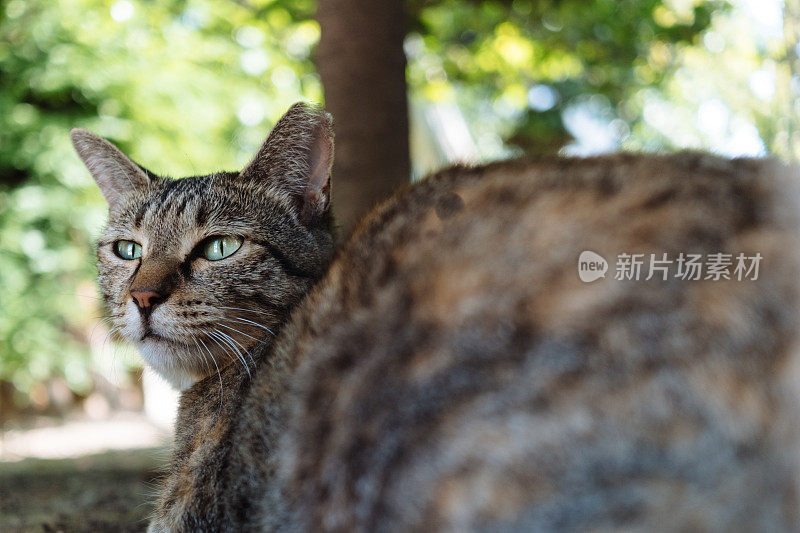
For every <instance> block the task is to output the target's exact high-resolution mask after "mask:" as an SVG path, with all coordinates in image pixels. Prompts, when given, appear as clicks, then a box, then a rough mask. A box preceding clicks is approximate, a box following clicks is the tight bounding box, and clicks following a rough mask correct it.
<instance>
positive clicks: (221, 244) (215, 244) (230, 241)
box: [203, 235, 242, 261]
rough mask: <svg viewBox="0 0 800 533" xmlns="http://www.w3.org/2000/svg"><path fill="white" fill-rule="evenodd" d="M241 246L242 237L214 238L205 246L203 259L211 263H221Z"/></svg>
mask: <svg viewBox="0 0 800 533" xmlns="http://www.w3.org/2000/svg"><path fill="white" fill-rule="evenodd" d="M241 245H242V238H241V237H234V236H233V235H226V236H224V237H212V238H211V239H209V240H208V241H206V242H205V244H203V257H205V258H206V259H208V260H209V261H219V260H220V259H225V258H226V257H228V256H229V255H231V254H232V253H233V252H235V251H236V250H238V249H239V247H240V246H241Z"/></svg>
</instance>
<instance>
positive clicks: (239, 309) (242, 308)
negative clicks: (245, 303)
mask: <svg viewBox="0 0 800 533" xmlns="http://www.w3.org/2000/svg"><path fill="white" fill-rule="evenodd" d="M219 308H220V309H235V310H237V311H250V312H251V313H258V314H259V315H266V316H272V313H265V312H264V311H256V310H255V309H246V308H244V307H225V306H224V305H221V306H219Z"/></svg>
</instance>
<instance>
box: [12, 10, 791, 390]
mask: <svg viewBox="0 0 800 533" xmlns="http://www.w3.org/2000/svg"><path fill="white" fill-rule="evenodd" d="M767 4H768V5H769V6H772V8H776V6H778V7H777V9H780V7H779V3H778V2H776V1H775V0H769V1H768V2H766V3H765V4H764V6H767ZM406 5H407V8H408V14H409V20H408V26H409V34H408V38H407V41H406V53H407V56H408V59H409V63H408V70H407V78H408V82H409V87H410V94H411V98H412V100H413V101H424V102H437V101H449V102H452V103H455V104H458V107H459V108H460V110H461V112H462V113H464V115H465V117H466V120H467V123H468V125H469V128H470V131H471V133H472V134H473V137H474V138H475V140H476V141H477V144H478V148H479V149H480V150H481V152H482V154H483V155H484V156H497V155H498V154H501V153H504V152H505V151H507V150H508V148H509V147H521V148H524V149H526V150H528V151H530V152H555V151H558V150H560V149H562V148H563V147H564V146H565V145H568V144H569V143H570V142H571V134H574V133H575V131H576V126H575V125H574V124H573V125H572V126H570V123H571V121H572V122H574V118H575V117H576V116H578V117H579V118H580V117H583V118H582V120H583V121H584V122H583V123H584V124H586V123H587V122H586V121H587V120H590V125H591V124H594V125H595V126H596V127H597V128H599V129H600V130H601V131H602V134H603V135H604V136H606V137H607V138H608V139H610V140H611V142H610V144H609V146H608V147H609V148H613V147H618V146H621V147H624V148H634V149H642V148H644V149H657V148H662V147H668V148H669V147H686V146H692V147H701V148H703V147H704V148H711V149H721V150H728V151H729V152H735V151H736V149H737V146H741V143H739V144H738V145H737V142H739V141H741V139H740V136H741V135H742V134H744V135H745V136H747V135H749V136H750V137H748V139H750V141H751V142H750V144H749V145H748V146H751V147H752V144H753V143H752V140H753V138H754V139H755V142H756V144H757V143H759V142H762V143H763V145H764V146H765V147H766V148H767V149H768V150H770V151H773V152H775V153H778V154H781V155H784V156H791V155H792V154H794V155H795V156H796V155H797V154H798V153H800V137H798V135H800V134H798V131H797V130H798V124H800V121H798V114H800V112H799V110H798V104H796V103H794V104H791V103H790V102H800V99H798V98H797V96H798V92H800V75H798V71H800V67H799V66H798V65H800V60H798V58H797V53H798V51H800V48H798V47H795V44H796V36H797V34H798V28H797V24H796V23H792V24H790V21H791V20H794V19H791V18H790V17H787V19H786V20H787V22H786V32H787V35H790V34H791V35H794V36H795V37H792V38H785V37H784V36H783V35H782V34H781V32H780V28H778V32H777V33H776V32H775V31H774V30H775V29H774V28H772V30H771V33H770V32H767V31H766V30H763V28H760V27H759V26H758V19H759V18H760V17H759V16H756V15H759V13H755V14H754V13H753V12H752V9H754V8H753V6H758V5H759V3H758V2H752V1H751V2H743V1H739V0H734V1H732V2H731V3H728V2H723V1H722V0H599V1H597V2H582V1H578V0H536V1H534V0H513V1H512V0H490V1H477V0H408V1H407V2H406ZM743 6H744V7H743ZM747 6H749V8H748V7H747ZM786 6H787V7H786V9H789V6H792V9H794V10H795V11H793V12H794V13H796V12H797V10H798V8H797V2H796V0H791V1H790V2H787V3H786ZM314 8H315V3H314V2H313V1H312V0H299V1H298V0H295V1H291V0H169V1H163V2H144V1H137V0H130V1H129V0H115V1H105V0H63V1H59V2H51V1H45V0H11V1H6V2H0V379H4V380H11V381H13V383H14V384H15V386H16V387H17V388H18V389H19V390H21V391H27V390H29V389H30V387H31V386H32V384H33V383H35V382H36V381H40V380H44V379H46V378H48V377H49V376H52V375H63V376H64V377H66V379H67V381H68V383H69V384H70V386H71V387H73V389H74V390H76V391H82V390H86V388H87V387H89V386H90V385H91V372H92V371H95V370H97V368H96V365H97V363H96V361H97V359H98V358H97V357H94V358H92V357H90V355H89V354H90V348H89V344H91V350H92V351H95V352H97V351H98V350H99V349H101V348H102V345H103V344H104V342H105V333H102V332H101V333H100V334H99V335H98V334H97V333H96V330H98V329H99V330H102V329H103V327H102V326H97V322H96V319H95V317H98V316H100V314H101V312H102V311H101V309H100V306H99V305H98V300H97V297H96V294H95V289H94V281H93V278H94V266H93V262H94V261H93V257H92V256H93V253H92V244H91V243H92V241H93V239H94V238H95V237H96V236H97V235H98V234H99V231H100V228H101V225H102V223H103V220H104V218H105V205H104V204H103V201H102V198H101V196H100V194H99V192H98V191H97V190H96V188H95V186H94V184H93V182H92V181H91V178H90V177H89V175H88V173H87V172H86V171H85V169H84V168H83V167H82V166H81V164H80V162H79V160H78V158H77V156H75V155H74V154H73V152H72V149H71V147H70V145H69V141H68V136H67V133H68V130H69V129H70V128H72V127H75V126H80V127H85V128H88V129H90V130H92V131H95V132H97V133H99V134H100V135H103V136H105V137H107V138H109V139H110V140H112V141H113V142H114V143H116V144H117V145H118V146H120V148H122V149H123V150H124V151H125V152H126V153H128V154H130V155H131V156H132V157H133V158H134V159H136V160H137V161H139V162H140V163H142V164H144V165H145V166H147V167H150V168H152V169H153V170H154V171H156V172H158V173H162V174H166V175H176V176H177V175H188V174H196V173H206V172H209V171H212V170H215V169H225V168H228V169H229V168H238V167H241V166H242V165H243V164H244V163H245V162H246V161H247V159H248V158H249V157H250V156H251V154H252V153H253V152H254V151H255V149H256V148H257V146H258V144H259V143H260V142H261V140H262V138H263V136H264V134H265V132H266V130H267V128H268V126H269V125H270V124H271V123H273V122H274V121H275V120H276V119H277V118H278V116H279V115H280V114H281V113H282V112H283V111H284V110H285V109H286V107H288V105H289V104H291V103H292V102H294V101H296V100H298V99H302V98H305V99H310V100H315V101H321V99H322V87H321V84H320V81H319V78H318V77H317V75H316V74H315V71H314V67H313V65H312V63H311V60H310V56H311V55H312V54H313V49H314V46H315V44H316V42H317V41H318V39H319V27H318V25H317V24H316V23H315V22H314V21H313V20H312V16H313V12H314ZM748 9H750V11H748ZM756 9H762V10H765V11H767V8H766V7H757V8H756ZM790 30H791V31H790ZM587 117H589V118H588V119H587ZM709 117H711V118H712V119H714V120H710V119H709ZM591 121H594V122H591ZM748 128H749V129H748ZM577 129H579V128H577ZM742 132H744V133H742Z"/></svg>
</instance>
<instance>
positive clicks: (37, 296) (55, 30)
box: [0, 0, 322, 391]
mask: <svg viewBox="0 0 800 533" xmlns="http://www.w3.org/2000/svg"><path fill="white" fill-rule="evenodd" d="M302 4H303V2H252V1H251V2H248V3H247V5H241V4H237V3H235V2H214V1H210V0H209V1H192V2H182V1H181V2H178V1H175V2H146V3H145V2H141V3H140V2H128V1H126V0H120V1H116V2H104V1H97V0H65V1H60V2H49V1H44V0H40V1H31V0H28V1H24V2H23V1H20V0H12V1H11V2H4V3H2V4H0V308H1V309H2V311H1V312H0V378H2V379H6V380H10V381H12V382H13V383H14V385H15V387H16V388H17V389H19V390H21V391H28V390H30V388H31V386H32V385H33V384H34V383H35V382H37V381H39V380H43V379H46V378H48V377H50V376H52V375H61V376H64V377H65V378H66V379H67V382H68V383H69V385H70V387H72V388H73V389H74V390H77V391H86V389H87V387H89V385H90V382H89V370H90V369H91V363H90V359H89V349H88V346H87V343H88V342H89V341H90V339H91V337H92V336H93V335H94V336H95V337H96V338H95V339H94V342H95V344H97V343H98V342H99V344H100V345H102V344H104V343H105V342H107V340H108V339H107V338H105V337H106V336H105V334H100V335H99V336H97V334H96V332H95V331H94V330H95V329H97V325H96V322H97V317H99V316H100V314H101V313H102V310H101V309H100V306H99V305H98V303H99V301H98V299H97V297H96V291H95V289H94V281H93V278H94V276H95V268H94V258H93V252H92V244H91V243H92V241H93V240H94V239H95V238H96V237H97V235H99V233H100V229H101V227H102V224H103V221H104V218H105V209H106V208H105V205H104V203H103V201H102V198H101V196H100V194H99V193H98V191H97V190H96V187H95V186H94V183H93V182H92V180H91V177H90V176H89V175H88V173H87V172H86V170H85V169H84V168H83V167H82V165H81V164H80V162H79V160H78V158H77V156H75V155H74V153H73V151H72V147H71V146H70V144H69V139H68V131H69V129H70V128H72V127H76V126H80V127H85V128H88V129H90V130H92V131H95V132H97V133H99V134H100V135H103V136H104V137H107V138H108V139H110V140H111V141H112V142H114V143H115V144H117V145H118V146H119V147H120V148H122V149H123V150H124V151H126V153H128V154H130V155H131V156H132V157H133V158H134V159H136V160H138V161H141V162H142V163H143V164H145V165H146V166H149V167H152V168H153V169H154V170H157V171H158V172H159V173H163V174H166V175H174V176H180V175H191V174H197V173H206V172H209V171H214V170H220V169H226V168H236V167H241V166H242V165H243V163H245V162H246V161H247V160H248V158H249V157H251V155H252V153H253V152H254V151H255V150H256V148H257V147H258V145H259V144H260V142H261V141H262V140H263V137H264V135H265V133H266V131H267V129H268V127H269V125H270V124H271V123H273V122H274V121H275V120H276V119H277V118H278V117H279V116H280V114H281V113H282V112H283V111H284V110H285V109H286V108H287V107H288V106H289V105H290V104H291V103H293V102H295V101H296V100H298V99H302V98H305V99H311V100H316V101H319V100H321V96H322V90H321V86H320V82H319V79H318V78H317V76H316V74H315V73H314V69H313V66H312V64H311V61H310V60H309V55H310V53H311V50H312V49H313V47H314V46H315V44H316V42H317V40H318V39H319V28H318V26H317V25H316V23H315V22H314V21H312V20H308V19H307V18H306V19H303V20H299V21H295V19H294V16H293V14H292V13H293V12H295V11H296V10H297V9H298V6H300V7H302ZM305 4H306V6H305V8H306V9H310V6H309V5H308V3H307V2H306V3H305ZM254 11H257V13H258V16H254ZM100 329H102V327H101V328H100ZM101 347H102V346H101Z"/></svg>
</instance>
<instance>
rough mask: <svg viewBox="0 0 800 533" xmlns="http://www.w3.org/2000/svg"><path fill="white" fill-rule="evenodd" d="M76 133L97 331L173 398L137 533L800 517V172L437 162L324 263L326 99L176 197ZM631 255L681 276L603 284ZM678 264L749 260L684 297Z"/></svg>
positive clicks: (768, 521) (769, 526)
mask: <svg viewBox="0 0 800 533" xmlns="http://www.w3.org/2000/svg"><path fill="white" fill-rule="evenodd" d="M72 139H73V143H74V145H75V148H76V149H77V151H78V153H79V154H80V156H81V158H82V159H83V161H84V162H85V163H86V165H87V167H88V168H89V170H90V171H91V173H92V175H93V176H94V178H95V180H96V181H97V183H98V185H99V186H100V189H101V190H102V192H103V194H104V195H105V197H106V199H107V200H108V203H109V213H110V214H109V224H108V227H107V229H106V230H105V233H104V235H103V237H102V238H101V239H100V241H99V243H98V265H99V267H98V268H99V278H100V286H101V288H102V293H103V296H104V299H105V301H106V304H107V306H108V309H109V312H110V316H111V318H112V320H113V322H114V325H115V328H116V329H117V330H118V331H119V332H120V334H121V335H122V336H124V337H126V338H128V339H130V340H131V341H132V342H133V343H134V344H136V345H137V346H138V347H139V348H140V350H141V352H142V354H143V356H144V358H145V360H146V361H147V362H148V364H150V365H151V366H152V367H153V368H154V369H156V370H157V371H158V372H159V373H161V375H163V376H164V377H165V378H166V379H168V380H169V381H170V382H171V383H172V384H173V385H175V386H176V387H178V388H180V389H182V391H183V392H182V395H181V402H180V409H179V415H178V420H177V427H176V436H175V447H174V451H173V456H172V460H171V465H170V468H169V473H168V475H167V476H166V478H165V479H164V480H163V483H162V485H161V488H160V496H159V499H158V502H157V505H156V509H155V512H154V515H153V519H152V521H151V524H150V530H151V531H232V530H254V529H256V530H287V531H289V530H290V531H323V530H324V531H410V530H411V531H478V530H485V531H570V530H593V531H608V530H618V529H625V530H631V531H655V530H676V531H677V530H698V531H732V530H741V531H745V530H747V531H796V530H797V529H798V527H800V516H798V487H797V481H798V479H800V478H799V477H798V464H797V460H798V452H799V451H800V447H798V443H799V438H800V422H799V421H798V415H799V414H800V413H798V409H797V408H798V405H800V404H799V403H798V400H800V397H798V383H800V382H799V381H798V378H799V377H800V375H798V371H799V370H800V365H798V358H797V357H796V356H795V352H794V349H795V336H796V335H795V331H796V329H797V321H798V287H797V280H798V274H799V273H800V271H799V270H798V266H799V265H798V257H797V255H798V250H800V248H799V247H798V242H797V235H798V228H800V225H798V220H797V213H798V198H800V197H799V196H798V183H797V179H798V173H797V170H796V169H792V168H789V167H786V166H783V165H781V164H779V163H777V162H773V161H769V160H751V159H738V160H727V159H722V158H719V157H715V156H710V155H704V154H696V153H683V154H675V155H663V156H661V155H659V156H656V155H632V154H620V155H609V156H602V157H595V158H588V159H558V158H554V159H546V160H540V161H535V162H524V161H511V162H501V163H494V164H490V165H487V166H482V167H475V168H465V167H456V168H452V169H448V170H445V171H442V172H440V173H438V174H436V175H434V176H431V177H429V178H427V179H425V180H423V181H422V182H421V183H418V184H416V185H413V186H409V187H408V188H406V189H404V190H402V191H399V192H398V193H397V194H396V195H395V196H394V197H393V198H391V199H390V200H388V201H387V202H385V203H383V204H382V205H380V206H378V207H377V208H376V209H375V210H374V211H373V212H372V213H371V214H370V215H368V216H367V217H366V218H365V219H364V220H363V221H362V222H361V224H360V225H359V226H358V227H357V229H356V230H355V232H354V234H353V235H352V236H351V237H350V238H349V239H348V240H347V241H346V243H345V244H344V245H343V246H342V248H341V249H340V250H339V251H338V252H337V253H336V255H335V258H334V244H333V243H334V236H333V225H332V218H331V213H330V205H329V199H330V193H329V191H330V168H331V161H332V157H333V142H332V133H331V119H330V117H329V116H328V115H327V114H325V113H324V112H322V111H320V110H318V109H316V108H313V107H310V106H307V105H304V104H296V105H295V106H293V107H292V108H291V109H289V111H288V112H287V113H286V115H285V116H284V117H283V118H282V119H281V120H280V121H279V122H278V123H277V125H276V126H275V128H274V129H273V131H272V132H271V134H270V135H269V137H268V138H267V140H266V141H265V143H264V145H263V146H262V147H261V149H260V150H259V152H258V153H257V155H256V156H255V158H254V159H253V161H252V162H251V163H250V164H249V165H248V166H247V167H246V168H245V169H244V170H243V171H241V172H238V173H237V172H220V173H216V174H211V175H207V176H202V177H191V178H184V179H181V180H171V179H166V178H162V177H158V176H156V175H155V174H153V173H152V172H150V171H148V170H146V169H144V168H142V167H141V166H139V165H137V164H136V163H134V162H132V161H131V160H129V159H128V158H127V157H125V156H124V155H123V154H122V153H121V152H119V151H118V150H117V149H116V148H115V147H113V146H112V145H111V144H109V143H108V142H106V141H104V140H102V139H100V138H98V137H96V136H94V135H93V134H91V133H88V132H86V131H83V130H73V132H72ZM584 251H593V252H594V253H595V254H598V255H599V256H601V257H602V258H606V259H608V260H609V262H610V263H611V265H610V266H609V267H608V269H609V270H608V272H607V273H606V275H605V277H604V278H603V277H600V278H599V279H597V280H595V281H591V282H584V281H581V279H580V277H579V271H578V267H579V264H578V263H579V257H580V256H581V254H582V252H584ZM635 254H644V255H643V256H636V255H635ZM650 254H654V255H653V257H654V258H657V259H658V260H661V261H662V263H661V264H662V265H670V264H671V268H673V270H672V271H669V272H667V271H664V272H663V276H662V273H661V272H660V271H656V273H655V275H653V272H647V269H646V267H643V268H642V275H641V277H640V278H639V279H636V278H634V277H633V276H627V277H626V276H624V275H616V274H619V273H620V272H621V271H620V270H619V269H618V264H619V263H618V262H615V259H616V258H618V257H619V258H623V257H628V258H631V257H634V258H635V257H650ZM681 254H700V255H701V256H702V257H704V258H711V257H715V254H730V257H731V258H735V257H737V256H738V254H744V255H745V256H747V257H756V256H758V257H761V258H762V259H761V262H760V270H759V271H758V272H753V271H750V272H749V274H750V275H749V277H746V278H745V279H741V280H740V279H737V276H735V275H734V274H733V272H732V271H731V272H728V273H727V274H726V275H713V273H711V272H710V270H709V271H703V272H702V275H701V276H698V277H697V279H694V278H690V279H683V278H681V277H679V276H677V275H676V272H675V271H674V268H676V263H677V261H675V260H676V258H679V257H683V256H681ZM726 257H727V256H726ZM670 261H674V262H673V263H670ZM678 266H680V265H678ZM732 268H733V267H731V270H732ZM647 274H651V275H649V276H648V275H647ZM617 278H620V279H617ZM648 278H649V279H648Z"/></svg>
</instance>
